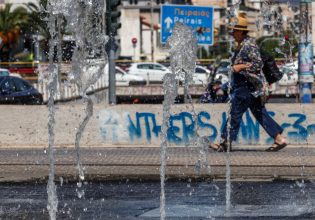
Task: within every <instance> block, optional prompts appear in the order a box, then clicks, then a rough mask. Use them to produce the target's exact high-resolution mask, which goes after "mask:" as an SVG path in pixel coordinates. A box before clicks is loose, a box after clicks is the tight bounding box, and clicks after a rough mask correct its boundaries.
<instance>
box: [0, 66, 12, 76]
mask: <svg viewBox="0 0 315 220" xmlns="http://www.w3.org/2000/svg"><path fill="white" fill-rule="evenodd" d="M10 75H11V74H10V71H9V70H8V69H4V68H0V76H10Z"/></svg>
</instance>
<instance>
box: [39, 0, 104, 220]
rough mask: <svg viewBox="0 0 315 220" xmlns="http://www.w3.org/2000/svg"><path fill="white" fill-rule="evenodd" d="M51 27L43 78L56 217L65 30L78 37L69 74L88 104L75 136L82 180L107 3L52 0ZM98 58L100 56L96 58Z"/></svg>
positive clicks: (49, 6) (49, 187) (53, 214)
mask: <svg viewBox="0 0 315 220" xmlns="http://www.w3.org/2000/svg"><path fill="white" fill-rule="evenodd" d="M47 12H48V14H49V17H48V27H49V31H50V36H51V40H50V43H49V44H50V50H49V62H50V65H49V68H48V70H49V71H48V72H49V76H46V77H41V78H40V79H41V80H48V83H49V86H48V87H49V100H48V109H49V116H48V136H49V143H48V148H49V158H50V172H49V180H48V184H47V194H48V204H47V209H48V211H49V216H50V219H56V213H57V207H58V198H57V195H56V185H55V183H54V175H55V168H54V164H55V159H54V125H55V106H54V96H55V95H56V93H57V92H58V91H57V89H58V87H57V85H58V82H59V83H61V80H60V78H59V76H60V75H61V74H60V66H61V61H62V57H61V56H62V52H61V49H62V48H61V39H62V31H61V30H62V29H63V31H64V30H67V32H69V33H71V34H72V36H73V37H74V41H75V42H76V45H75V49H74V54H73V59H72V60H73V63H72V69H71V72H70V73H69V75H68V76H69V79H68V80H69V82H71V83H75V84H76V85H77V86H78V88H79V91H80V94H81V96H82V97H83V99H84V101H85V102H86V103H87V104H86V110H85V114H86V115H85V118H84V119H83V121H82V123H81V124H80V125H79V129H78V130H77V133H76V136H75V148H76V150H77V167H78V170H79V178H80V181H81V180H84V169H83V168H82V166H81V162H80V140H81V137H82V133H83V131H84V129H85V126H86V125H87V123H88V121H89V119H90V117H91V116H92V114H93V102H92V100H91V99H90V98H89V97H88V96H87V95H86V93H87V89H89V88H90V87H91V86H92V85H93V84H94V83H95V82H96V81H97V80H98V79H99V78H100V76H101V75H102V74H103V73H104V67H105V64H106V63H107V58H106V57H107V56H106V53H105V50H104V46H105V43H106V38H105V33H104V24H103V21H104V20H105V19H104V18H103V15H104V14H105V13H104V12H105V5H104V2H95V1H86V2H84V1H76V0H51V1H49V2H48V4H47ZM55 48H56V49H57V57H58V64H54V51H55ZM96 58H97V59H96Z"/></svg>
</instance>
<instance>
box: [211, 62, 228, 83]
mask: <svg viewBox="0 0 315 220" xmlns="http://www.w3.org/2000/svg"><path fill="white" fill-rule="evenodd" d="M229 71H230V62H229V61H222V62H221V63H220V64H219V66H218V68H217V69H216V70H215V73H214V80H216V81H221V83H222V84H225V83H227V82H228V81H229Z"/></svg>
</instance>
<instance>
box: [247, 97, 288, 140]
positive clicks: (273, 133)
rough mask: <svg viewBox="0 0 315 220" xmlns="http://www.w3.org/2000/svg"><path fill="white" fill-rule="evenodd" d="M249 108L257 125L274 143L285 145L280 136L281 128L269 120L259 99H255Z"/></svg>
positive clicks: (271, 119)
mask: <svg viewBox="0 0 315 220" xmlns="http://www.w3.org/2000/svg"><path fill="white" fill-rule="evenodd" d="M252 103H253V104H252V105H251V106H250V110H251V112H252V113H253V115H254V116H255V118H256V119H257V121H258V122H259V124H260V125H261V126H262V127H263V128H264V129H265V131H266V132H267V134H268V135H269V136H270V137H272V138H274V140H275V143H278V144H283V143H285V139H284V137H283V136H282V135H281V134H282V132H283V129H282V128H281V126H280V125H279V124H278V123H277V122H276V121H275V120H273V118H271V116H270V115H269V114H268V112H267V109H266V108H265V106H264V105H262V104H261V101H260V98H255V99H254V101H253V102H252Z"/></svg>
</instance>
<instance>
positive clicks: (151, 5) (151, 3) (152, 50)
mask: <svg viewBox="0 0 315 220" xmlns="http://www.w3.org/2000/svg"><path fill="white" fill-rule="evenodd" d="M150 12H151V13H150V16H151V26H150V31H151V61H152V62H154V37H153V35H154V32H153V0H151V1H150Z"/></svg>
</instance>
